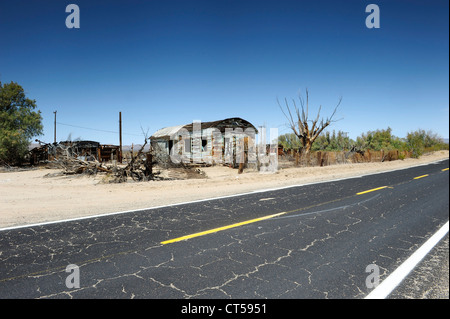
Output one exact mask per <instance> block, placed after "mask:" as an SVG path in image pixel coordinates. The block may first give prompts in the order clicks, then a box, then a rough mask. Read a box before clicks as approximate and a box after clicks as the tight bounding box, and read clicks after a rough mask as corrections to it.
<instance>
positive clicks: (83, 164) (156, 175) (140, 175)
mask: <svg viewBox="0 0 450 319" xmlns="http://www.w3.org/2000/svg"><path fill="white" fill-rule="evenodd" d="M147 143H148V139H147V138H146V139H145V142H144V144H143V145H141V147H140V149H139V150H138V151H137V153H136V152H130V154H127V156H126V158H127V159H126V161H124V163H118V162H119V158H120V157H121V156H120V154H119V152H120V150H119V148H118V147H116V146H114V145H101V144H99V143H98V142H93V141H75V142H71V141H70V142H60V143H56V144H46V143H43V145H41V146H39V147H37V148H35V149H33V150H32V151H31V160H32V161H34V163H39V162H45V163H47V165H48V167H53V168H58V169H61V174H63V175H75V174H86V175H96V174H97V173H105V174H106V178H105V179H104V180H105V181H106V182H108V183H124V182H127V181H128V180H133V181H139V182H140V181H150V180H167V179H180V178H183V177H186V178H187V177H188V178H192V177H194V178H195V176H196V175H198V178H202V177H204V176H203V173H202V172H201V171H200V170H194V169H191V168H189V167H185V166H183V165H182V167H173V166H171V167H170V168H167V164H166V163H160V161H161V160H162V159H161V158H159V157H158V156H154V155H153V153H154V150H153V148H150V150H148V148H147V150H145V147H146V146H147ZM154 167H162V168H164V169H166V170H167V169H172V171H171V172H169V173H168V172H164V174H162V172H161V171H159V170H155V169H154ZM177 169H179V170H178V171H177Z"/></svg>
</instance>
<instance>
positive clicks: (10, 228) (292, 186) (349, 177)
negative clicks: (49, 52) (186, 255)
mask: <svg viewBox="0 0 450 319" xmlns="http://www.w3.org/2000/svg"><path fill="white" fill-rule="evenodd" d="M446 160H448V159H441V160H437V161H434V162H430V163H424V164H417V165H414V166H408V167H402V168H396V169H391V170H385V171H380V172H375V173H367V174H363V175H355V176H348V177H342V178H337V179H331V180H323V181H318V182H311V183H304V184H296V185H288V186H280V187H275V188H267V189H260V190H254V191H249V192H246V193H240V194H232V195H225V196H219V197H211V198H204V199H198V200H193V201H189V202H181V203H175V204H167V205H160V206H153V207H147V208H139V209H132V210H126V211H119V212H112V213H104V214H97V215H89V216H82V217H76V218H69V219H61V220H55V221H48V222H41V223H35V224H25V225H17V226H10V227H5V228H0V232H1V231H6V230H13V229H20V228H28V227H36V226H45V225H51V224H57V223H65V222H72V221H77V220H83V219H89V218H98V217H105V216H113V215H120V214H127V213H133V212H142V211H147V210H153V209H159V208H164V207H173V206H180V205H185V204H194V203H201V202H206V201H210V200H216V199H223V198H230V197H238V196H245V195H249V194H257V193H265V192H270V191H276V190H281V189H287V188H294V187H301V186H308V185H315V184H322V183H331V182H338V181H343V180H347V179H353V178H361V177H364V176H370V175H377V174H383V173H388V172H395V171H400V170H404V169H409V168H414V167H418V166H426V165H430V164H437V163H439V162H442V161H446Z"/></svg>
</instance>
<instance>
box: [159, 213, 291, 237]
mask: <svg viewBox="0 0 450 319" xmlns="http://www.w3.org/2000/svg"><path fill="white" fill-rule="evenodd" d="M284 214H287V212H282V213H277V214H273V215H267V216H263V217H259V218H255V219H250V220H246V221H243V222H240V223H235V224H231V225H227V226H223V227H218V228H213V229H210V230H205V231H202V232H199V233H195V234H190V235H186V236H182V237H178V238H174V239H170V240H166V241H162V242H161V244H163V245H166V244H171V243H175V242H177V241H182V240H187V239H191V238H194V237H200V236H204V235H208V234H211V233H216V232H219V231H222V230H226V229H230V228H235V227H239V226H243V225H247V224H251V223H256V222H259V221H261V220H266V219H270V218H273V217H277V216H281V215H284Z"/></svg>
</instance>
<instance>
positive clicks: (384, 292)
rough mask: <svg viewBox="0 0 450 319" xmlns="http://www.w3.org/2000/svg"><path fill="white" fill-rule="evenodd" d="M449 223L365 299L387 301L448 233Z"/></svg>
mask: <svg viewBox="0 0 450 319" xmlns="http://www.w3.org/2000/svg"><path fill="white" fill-rule="evenodd" d="M448 229H449V224H448V221H447V222H446V223H445V225H444V226H442V227H441V228H440V229H439V230H438V231H437V232H436V233H435V234H434V235H433V236H431V237H430V238H429V239H428V240H427V241H426V242H425V243H424V244H423V245H422V246H420V248H419V249H417V250H416V251H415V252H414V253H413V254H412V255H411V256H410V257H409V258H408V259H407V260H406V261H404V262H403V263H402V264H401V265H400V266H399V267H398V268H397V269H396V270H394V272H392V274H390V275H389V276H388V277H387V278H386V279H385V280H383V281H382V282H381V284H379V285H378V286H377V287H376V288H375V289H374V290H372V291H371V292H370V293H369V294H368V295H367V296H366V297H365V298H364V299H385V298H386V297H387V296H389V295H390V294H391V293H392V291H393V290H394V289H395V288H397V286H398V285H399V284H400V283H401V282H402V281H403V279H405V278H406V276H408V274H409V273H410V272H411V271H412V270H413V269H414V268H415V267H416V266H417V264H419V262H420V261H421V260H422V259H423V258H424V257H425V256H426V255H427V254H428V253H429V252H430V251H431V250H432V249H433V248H434V246H436V244H437V243H439V241H440V240H441V239H442V238H443V237H444V236H445V235H446V234H447V233H448Z"/></svg>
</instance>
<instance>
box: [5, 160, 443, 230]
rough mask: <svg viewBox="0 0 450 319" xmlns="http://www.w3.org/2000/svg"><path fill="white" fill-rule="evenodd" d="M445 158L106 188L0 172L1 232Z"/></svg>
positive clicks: (209, 172) (44, 174)
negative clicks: (7, 229)
mask: <svg viewBox="0 0 450 319" xmlns="http://www.w3.org/2000/svg"><path fill="white" fill-rule="evenodd" d="M448 157H449V152H448V151H438V152H434V153H431V154H427V155H424V156H422V157H421V158H419V159H411V158H409V159H405V160H398V161H392V162H384V163H360V164H341V165H332V166H326V167H295V168H294V167H293V168H283V169H279V170H278V171H277V172H276V173H264V174H262V173H258V172H256V171H253V170H245V171H244V173H243V174H238V170H237V169H230V168H227V167H223V166H215V167H205V168H202V171H203V172H204V173H205V178H198V179H182V180H164V181H150V182H140V183H123V184H108V183H104V178H105V177H104V175H103V174H98V175H97V176H94V177H92V176H91V177H89V176H83V175H78V176H74V175H71V176H55V175H57V174H56V173H58V172H59V170H54V169H46V168H40V169H35V170H28V171H15V172H2V173H0V228H5V227H12V226H19V225H28V224H35V223H41V222H49V221H57V220H63V219H71V218H78V217H84V216H92V215H99V214H106V213H112V212H121V211H128V210H134V209H141V208H149V207H155V206H161V205H167V204H174V203H181V202H187V201H192V200H199V199H206V198H212V197H219V196H226V195H232V194H238V193H244V192H250V191H255V190H262V189H269V188H277V187H283V186H289V185H300V184H306V183H312V182H317V181H326V180H332V179H338V178H345V177H351V176H360V175H364V174H370V173H375V172H382V171H388V170H392V169H399V168H406V167H410V166H415V165H420V164H425V163H430V162H434V161H436V160H440V159H445V158H448Z"/></svg>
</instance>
